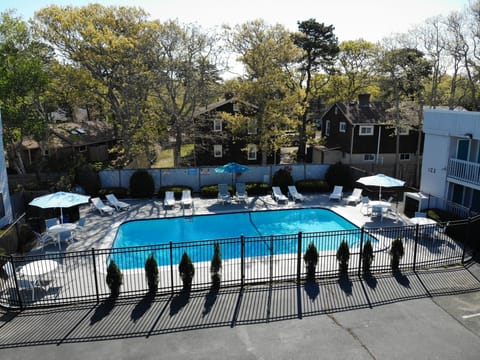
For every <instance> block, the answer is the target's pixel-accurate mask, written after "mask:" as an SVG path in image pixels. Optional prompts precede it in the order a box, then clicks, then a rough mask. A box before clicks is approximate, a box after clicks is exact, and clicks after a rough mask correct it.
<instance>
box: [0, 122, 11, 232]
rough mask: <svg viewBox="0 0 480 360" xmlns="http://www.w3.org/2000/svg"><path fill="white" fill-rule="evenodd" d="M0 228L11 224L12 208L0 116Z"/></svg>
mask: <svg viewBox="0 0 480 360" xmlns="http://www.w3.org/2000/svg"><path fill="white" fill-rule="evenodd" d="M0 149H1V150H2V151H1V153H0V227H4V226H5V225H8V224H11V223H12V222H13V219H12V218H13V216H12V207H11V206H10V193H9V191H8V178H7V167H6V164H5V153H4V147H3V125H2V116H1V114H0Z"/></svg>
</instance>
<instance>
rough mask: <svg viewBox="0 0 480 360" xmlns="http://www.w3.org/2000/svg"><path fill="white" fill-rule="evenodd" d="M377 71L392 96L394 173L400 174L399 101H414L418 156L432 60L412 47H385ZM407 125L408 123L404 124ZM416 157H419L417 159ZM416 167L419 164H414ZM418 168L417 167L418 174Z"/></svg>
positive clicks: (401, 125) (400, 125)
mask: <svg viewBox="0 0 480 360" xmlns="http://www.w3.org/2000/svg"><path fill="white" fill-rule="evenodd" d="M379 68H380V72H382V73H383V74H384V77H383V79H382V82H383V88H384V89H385V93H386V95H387V96H389V97H390V98H392V99H393V103H394V106H393V124H392V126H393V127H394V128H395V137H396V145H395V176H397V177H398V176H399V162H400V132H401V130H403V129H405V128H406V127H407V125H406V124H402V122H401V118H402V116H401V109H400V101H401V100H402V99H414V100H415V102H416V104H417V116H418V124H417V130H418V133H419V141H418V146H417V154H416V155H417V159H418V158H419V154H420V144H421V141H420V140H421V137H420V136H421V131H420V129H421V124H422V122H423V104H424V94H423V91H424V83H423V80H424V79H425V78H427V77H428V76H429V75H430V74H431V63H430V62H429V61H428V60H426V59H424V54H423V53H422V52H421V51H419V50H417V49H411V48H394V49H392V50H389V49H385V51H384V52H383V55H382V57H381V59H380V63H379ZM407 128H408V127H407ZM417 161H418V160H417ZM417 168H418V166H417ZM418 175H419V171H417V176H418Z"/></svg>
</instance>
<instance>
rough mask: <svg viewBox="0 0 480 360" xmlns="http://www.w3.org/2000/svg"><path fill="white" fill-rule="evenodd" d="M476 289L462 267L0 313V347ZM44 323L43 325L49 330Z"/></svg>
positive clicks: (294, 315) (147, 332) (278, 317)
mask: <svg viewBox="0 0 480 360" xmlns="http://www.w3.org/2000/svg"><path fill="white" fill-rule="evenodd" d="M479 290H480V279H479V277H478V275H475V274H474V273H473V272H472V271H470V269H469V264H466V265H465V266H458V267H451V268H444V269H430V270H422V271H417V272H413V271H412V272H403V273H400V274H397V275H395V276H394V275H392V274H391V273H383V274H376V275H375V276H370V277H367V278H361V277H354V276H350V277H349V278H347V279H341V280H339V279H334V278H331V279H317V282H316V283H309V282H307V283H301V284H297V283H295V282H283V283H267V284H262V285H255V286H247V287H244V288H240V287H231V288H219V289H215V288H210V289H206V290H202V291H192V292H189V293H182V292H180V293H176V294H174V295H162V296H160V295H157V296H156V297H152V296H148V295H145V296H144V297H143V298H122V299H118V300H116V301H115V302H114V301H112V300H109V299H107V300H105V301H104V302H102V303H99V304H88V303H87V304H77V305H72V306H62V307H56V308H41V309H29V310H25V311H18V312H12V311H5V310H3V312H0V349H1V348H13V347H25V346H36V345H42V344H55V345H61V344H64V343H76V342H93V341H106V340H111V339H122V338H133V337H151V336H156V335H161V334H166V333H174V332H181V331H191V330H195V329H206V328H214V327H235V326H241V325H245V324H255V323H268V322H273V321H284V320H288V319H301V318H302V317H306V316H318V315H323V314H330V313H335V312H341V311H351V310H355V309H362V308H374V307H376V306H381V305H384V304H389V303H393V302H399V301H406V300H411V299H418V298H428V297H432V296H441V295H453V294H462V293H467V292H474V291H479ZM46 324H48V326H46Z"/></svg>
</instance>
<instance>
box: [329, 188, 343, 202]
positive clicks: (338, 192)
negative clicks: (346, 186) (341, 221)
mask: <svg viewBox="0 0 480 360" xmlns="http://www.w3.org/2000/svg"><path fill="white" fill-rule="evenodd" d="M342 197H343V186H341V185H335V187H334V188H333V191H332V193H331V194H330V196H329V197H328V199H329V200H342Z"/></svg>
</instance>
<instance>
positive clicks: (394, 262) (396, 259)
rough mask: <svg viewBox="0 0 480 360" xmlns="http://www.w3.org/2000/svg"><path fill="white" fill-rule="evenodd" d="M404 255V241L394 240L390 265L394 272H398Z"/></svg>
mask: <svg viewBox="0 0 480 360" xmlns="http://www.w3.org/2000/svg"><path fill="white" fill-rule="evenodd" d="M404 253H405V251H404V248H403V242H402V239H401V238H396V239H395V240H393V241H392V245H391V247H390V265H391V267H392V271H393V272H396V271H398V267H399V265H400V259H401V258H402V257H403V255H404Z"/></svg>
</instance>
